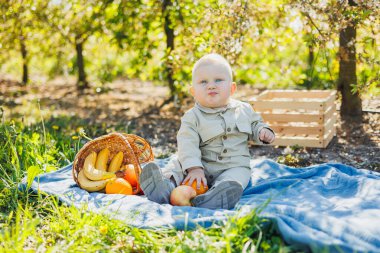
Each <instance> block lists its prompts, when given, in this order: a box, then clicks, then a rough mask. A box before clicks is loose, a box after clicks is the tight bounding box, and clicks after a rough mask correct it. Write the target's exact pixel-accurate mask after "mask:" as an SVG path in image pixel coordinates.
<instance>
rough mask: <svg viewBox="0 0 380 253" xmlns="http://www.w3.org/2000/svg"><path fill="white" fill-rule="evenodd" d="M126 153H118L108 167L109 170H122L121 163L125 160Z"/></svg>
mask: <svg viewBox="0 0 380 253" xmlns="http://www.w3.org/2000/svg"><path fill="white" fill-rule="evenodd" d="M123 158H124V154H123V152H121V151H120V152H119V153H117V154H116V155H115V156H114V157H113V158H112V161H111V164H110V166H109V167H108V171H109V172H115V171H118V170H120V166H121V163H122V162H123Z"/></svg>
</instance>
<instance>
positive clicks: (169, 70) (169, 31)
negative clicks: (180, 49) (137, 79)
mask: <svg viewBox="0 0 380 253" xmlns="http://www.w3.org/2000/svg"><path fill="white" fill-rule="evenodd" d="M170 6H172V1H171V0H163V5H162V13H163V15H164V18H165V24H164V29H165V35H166V48H167V52H168V54H170V53H171V51H172V50H173V49H174V29H173V28H172V27H171V26H172V22H171V20H170V12H169V11H168V7H170ZM166 76H167V80H168V85H169V88H170V93H171V95H172V96H173V95H174V94H175V93H176V87H175V86H174V79H173V66H172V63H170V62H169V61H167V62H166Z"/></svg>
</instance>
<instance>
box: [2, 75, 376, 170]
mask: <svg viewBox="0 0 380 253" xmlns="http://www.w3.org/2000/svg"><path fill="white" fill-rule="evenodd" d="M260 92H261V91H260V90H258V89H255V88H252V87H248V86H239V89H238V92H237V93H236V94H235V96H234V97H235V98H238V99H241V100H243V101H244V100H245V101H247V100H248V99H249V98H251V97H252V96H255V95H257V94H259V93H260ZM168 94H169V90H168V88H166V87H163V86H155V85H153V84H152V83H149V82H141V81H138V80H118V81H115V82H113V83H111V84H107V85H106V88H101V87H99V88H98V89H96V88H92V89H90V90H88V91H85V92H82V93H79V92H78V91H77V90H76V87H75V81H74V80H72V79H57V80H54V81H49V82H47V84H46V83H45V84H41V83H40V84H35V83H32V84H29V85H28V86H26V87H25V86H21V85H20V84H19V83H17V82H14V81H9V80H3V79H1V77H0V107H2V109H3V111H4V114H5V117H6V119H8V120H10V119H12V118H20V117H26V114H28V113H29V114H31V116H33V113H34V112H33V111H31V110H30V103H32V101H37V100H38V101H40V107H41V110H43V111H48V112H49V113H48V114H50V116H54V117H55V116H58V115H71V116H73V115H75V116H76V117H78V118H81V119H84V120H85V121H86V122H88V124H100V125H102V124H103V125H104V124H105V125H106V126H107V127H110V126H112V125H120V124H125V125H126V126H128V128H129V129H131V130H132V131H133V132H134V133H135V134H137V135H140V136H142V137H144V138H146V139H147V140H148V141H149V142H150V143H151V145H152V147H153V150H154V153H155V155H156V156H165V155H169V154H170V153H173V152H175V151H176V133H177V130H178V129H179V126H180V119H181V115H182V114H183V113H184V112H185V111H186V110H188V109H189V108H190V107H191V106H192V104H193V100H192V99H191V98H188V99H185V100H184V101H183V102H182V104H181V105H179V104H178V103H168V104H166V105H165V106H163V107H162V108H160V109H159V106H160V105H161V104H162V103H163V101H164V100H165V99H166V98H168ZM338 108H339V105H338ZM28 109H29V110H28ZM363 110H364V111H365V112H364V117H363V118H364V119H363V122H362V123H361V122H358V121H355V120H349V121H348V122H343V121H342V120H341V119H340V117H339V115H338V121H337V136H336V137H334V138H333V140H332V141H331V142H330V144H329V145H328V147H327V148H325V149H321V148H294V147H293V148H292V147H274V146H251V147H250V151H251V154H252V156H253V157H256V158H271V159H274V160H277V161H280V162H283V163H286V164H289V165H292V166H308V165H312V164H319V163H324V162H339V163H344V164H348V165H352V166H354V167H357V168H361V169H370V170H375V171H380V98H371V99H365V100H363ZM94 137H95V136H94Z"/></svg>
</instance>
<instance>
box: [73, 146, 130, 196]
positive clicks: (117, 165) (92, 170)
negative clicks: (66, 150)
mask: <svg viewBox="0 0 380 253" xmlns="http://www.w3.org/2000/svg"><path fill="white" fill-rule="evenodd" d="M109 156H110V151H109V149H108V148H105V149H103V150H101V151H100V152H99V154H97V153H96V152H91V154H89V155H88V156H87V157H86V159H85V161H84V165H83V168H82V169H81V170H80V171H79V173H78V182H79V185H80V187H81V188H82V189H84V190H86V191H88V192H95V191H101V190H103V189H104V188H105V187H106V185H107V182H108V180H109V179H111V178H116V175H117V172H118V171H120V170H121V165H122V162H123V158H124V154H123V152H118V153H117V154H116V155H115V156H114V157H113V158H112V160H111V163H110V165H109V166H108V167H107V163H108V159H109Z"/></svg>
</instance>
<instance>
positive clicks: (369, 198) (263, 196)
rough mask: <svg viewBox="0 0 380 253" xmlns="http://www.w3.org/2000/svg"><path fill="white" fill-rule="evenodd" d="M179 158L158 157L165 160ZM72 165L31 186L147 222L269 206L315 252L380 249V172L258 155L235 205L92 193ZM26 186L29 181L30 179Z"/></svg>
mask: <svg viewBox="0 0 380 253" xmlns="http://www.w3.org/2000/svg"><path fill="white" fill-rule="evenodd" d="M172 159H175V156H171V157H169V158H167V159H156V162H157V163H158V164H159V166H160V167H165V166H167V165H168V164H169V162H171V160H172ZM71 166H72V165H71V164H70V165H68V166H66V167H64V168H62V169H60V170H58V171H55V172H51V173H46V174H42V175H39V176H38V177H36V178H35V179H34V180H33V183H32V185H31V189H32V190H34V191H41V192H45V193H47V194H50V195H55V196H58V198H59V199H60V200H61V201H62V202H64V203H67V204H69V205H74V206H76V207H78V208H80V207H83V205H86V208H88V210H89V211H93V212H96V213H104V214H107V215H110V216H111V217H113V218H115V219H120V220H123V221H124V222H126V223H127V224H129V225H131V226H135V227H139V228H153V227H154V228H156V227H162V226H165V227H173V228H177V229H194V228H196V226H203V227H210V226H211V225H212V224H213V223H219V224H220V223H221V222H223V221H226V220H227V219H228V217H231V216H233V215H244V214H246V213H247V212H250V211H252V210H254V209H256V208H260V207H262V208H263V210H262V211H261V213H260V214H259V215H260V216H263V217H267V218H269V219H271V220H272V221H273V222H275V223H276V226H277V227H278V230H279V232H280V233H281V235H282V236H283V238H284V240H285V241H286V242H287V243H289V244H291V245H294V246H297V247H299V248H300V249H310V250H312V251H313V252H321V251H322V250H326V251H328V252H342V251H343V252H380V236H379V235H380V174H379V173H376V172H372V171H368V170H359V169H356V168H353V167H350V166H347V165H343V164H337V163H325V164H320V165H314V166H310V167H305V168H291V167H288V166H285V165H281V164H278V163H276V162H274V161H272V160H267V159H266V160H251V168H252V176H251V180H250V183H249V185H248V186H247V188H246V189H245V190H244V193H243V196H242V198H241V200H240V201H239V203H238V205H237V207H236V208H235V209H234V210H222V209H220V210H209V209H205V208H196V207H175V206H171V205H168V204H166V205H160V204H157V203H154V202H151V201H149V200H148V199H146V198H145V197H144V196H125V195H119V194H115V195H107V194H103V193H88V192H87V191H85V190H82V189H80V188H79V187H78V186H77V185H76V184H75V182H74V180H73V179H72V174H71ZM22 186H23V187H24V188H26V180H24V182H23V184H22Z"/></svg>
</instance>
